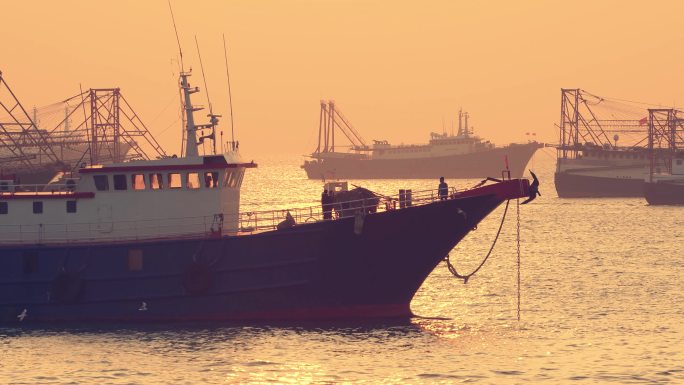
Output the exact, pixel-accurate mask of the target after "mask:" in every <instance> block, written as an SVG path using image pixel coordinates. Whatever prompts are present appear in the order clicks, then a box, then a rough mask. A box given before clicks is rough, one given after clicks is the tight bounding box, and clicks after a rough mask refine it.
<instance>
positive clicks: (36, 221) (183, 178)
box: [0, 72, 530, 325]
mask: <svg viewBox="0 0 684 385" xmlns="http://www.w3.org/2000/svg"><path fill="white" fill-rule="evenodd" d="M189 76H190V74H189V73H186V72H183V73H182V74H181V89H182V92H183V95H184V98H185V99H184V100H185V101H186V103H185V111H186V112H187V126H186V142H185V143H186V149H187V150H186V154H184V156H181V157H165V158H162V159H154V160H139V161H127V162H119V163H112V164H106V165H98V164H93V165H87V166H85V167H82V168H80V169H79V170H78V171H79V172H78V174H77V175H73V176H70V177H68V178H65V179H63V183H53V184H50V185H42V186H41V185H32V186H21V185H18V184H17V185H15V184H13V182H11V181H9V180H6V181H5V182H6V183H5V184H4V185H3V186H5V189H4V190H2V191H0V324H10V325H16V324H26V323H46V322H49V323H54V322H62V323H65V324H73V323H84V322H85V323H98V322H107V323H111V322H129V323H143V322H186V321H209V322H226V321H246V320H313V319H341V318H355V317H409V316H411V314H412V313H411V309H410V302H411V299H412V297H413V296H414V294H415V293H416V291H417V290H418V289H419V288H420V286H421V284H422V283H423V281H424V280H425V279H426V278H427V276H428V275H429V274H430V273H431V272H432V270H433V269H434V268H435V267H436V266H437V265H438V264H439V263H440V262H441V261H442V260H443V258H444V257H445V256H446V255H447V253H449V252H450V251H451V250H452V248H453V247H454V246H455V245H456V244H457V243H458V242H459V241H461V240H462V239H463V238H464V237H465V236H466V235H467V234H468V233H470V232H471V231H473V229H475V228H476V227H477V225H478V223H480V221H482V220H483V219H484V218H485V217H486V216H487V215H488V214H490V213H491V212H492V211H493V210H494V209H496V208H497V207H498V206H499V205H501V204H502V203H504V202H506V201H507V200H511V199H517V198H521V197H526V196H528V195H529V194H530V184H529V182H528V180H526V179H508V180H501V181H497V182H495V183H492V184H488V185H487V184H485V185H482V186H479V187H476V188H472V189H468V190H463V191H457V190H455V189H451V190H450V191H449V194H448V196H445V195H444V194H441V193H438V192H437V191H422V192H418V191H413V192H411V193H410V194H407V193H406V192H404V194H403V195H402V199H401V201H400V205H399V206H396V204H395V203H396V202H398V201H399V199H398V198H397V197H378V196H375V197H368V196H363V195H362V196H361V198H360V199H354V200H349V198H347V199H346V200H343V201H334V202H332V203H331V206H328V207H324V206H322V205H320V204H317V205H314V206H311V207H306V208H292V209H290V210H272V211H252V212H241V211H240V207H239V206H240V189H241V185H242V181H243V178H244V176H245V172H246V171H247V170H248V169H251V168H254V167H257V164H256V163H254V162H251V161H250V162H245V161H243V160H242V157H241V155H240V152H239V150H238V148H237V146H236V145H234V143H235V142H232V141H231V142H228V146H226V148H225V149H224V150H222V151H220V152H219V153H210V154H205V155H200V154H198V143H197V132H198V131H199V130H200V127H201V128H202V129H211V130H212V133H213V130H214V126H215V125H216V124H217V122H218V120H217V119H216V116H212V119H211V123H210V124H206V125H195V123H194V118H193V111H195V110H197V108H195V107H193V105H192V103H191V102H190V97H191V96H190V95H191V93H194V92H196V91H197V89H196V88H195V87H190V85H189V83H188V77H189ZM204 138H205V139H206V138H208V139H213V135H208V136H205V137H204ZM200 142H201V140H200ZM327 187H328V189H329V190H331V191H332V190H334V189H337V188H338V187H339V185H337V184H335V185H328V186H327ZM340 189H342V188H340ZM333 195H334V194H333ZM331 211H332V213H334V215H333V214H332V213H331ZM452 258H453V257H452Z"/></svg>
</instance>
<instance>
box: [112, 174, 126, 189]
mask: <svg viewBox="0 0 684 385" xmlns="http://www.w3.org/2000/svg"><path fill="white" fill-rule="evenodd" d="M127 188H128V186H127V185H126V175H123V174H117V175H114V190H126V189H127Z"/></svg>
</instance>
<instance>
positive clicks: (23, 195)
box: [0, 191, 95, 200]
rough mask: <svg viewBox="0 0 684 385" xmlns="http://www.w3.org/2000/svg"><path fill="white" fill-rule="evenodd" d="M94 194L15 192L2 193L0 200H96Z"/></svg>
mask: <svg viewBox="0 0 684 385" xmlns="http://www.w3.org/2000/svg"><path fill="white" fill-rule="evenodd" d="M94 197H95V193H94V192H64V191H56V192H13V193H0V200H8V199H40V200H43V199H83V198H94Z"/></svg>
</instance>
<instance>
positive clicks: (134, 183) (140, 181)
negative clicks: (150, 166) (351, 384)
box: [131, 174, 145, 190]
mask: <svg viewBox="0 0 684 385" xmlns="http://www.w3.org/2000/svg"><path fill="white" fill-rule="evenodd" d="M131 187H133V190H144V189H145V175H144V174H133V175H131Z"/></svg>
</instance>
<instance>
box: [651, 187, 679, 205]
mask: <svg viewBox="0 0 684 385" xmlns="http://www.w3.org/2000/svg"><path fill="white" fill-rule="evenodd" d="M644 197H645V198H646V201H647V202H648V204H650V205H684V184H681V183H668V182H658V183H644Z"/></svg>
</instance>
